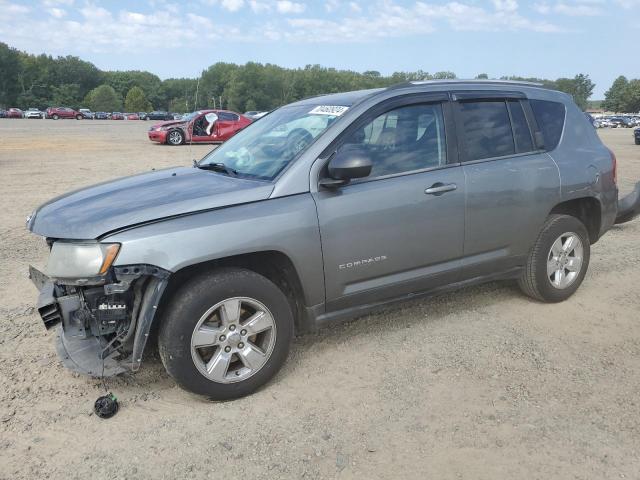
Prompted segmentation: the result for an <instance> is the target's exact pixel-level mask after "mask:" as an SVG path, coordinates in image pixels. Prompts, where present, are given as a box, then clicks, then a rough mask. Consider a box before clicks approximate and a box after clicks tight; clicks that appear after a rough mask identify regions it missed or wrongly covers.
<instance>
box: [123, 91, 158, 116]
mask: <svg viewBox="0 0 640 480" xmlns="http://www.w3.org/2000/svg"><path fill="white" fill-rule="evenodd" d="M124 109H125V110H126V111H127V112H148V111H149V110H152V107H151V104H150V103H149V100H147V98H146V97H145V96H144V91H143V90H142V89H141V88H140V87H133V88H132V89H131V90H129V91H128V92H127V97H126V98H125V99H124Z"/></svg>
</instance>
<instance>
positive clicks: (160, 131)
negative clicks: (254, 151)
mask: <svg viewBox="0 0 640 480" xmlns="http://www.w3.org/2000/svg"><path fill="white" fill-rule="evenodd" d="M211 114H215V115H211ZM250 123H251V120H250V119H249V118H247V117H245V116H243V115H240V114H239V113H236V112H230V111H228V110H199V111H197V112H193V113H188V114H187V115H185V116H183V117H182V119H180V120H173V121H168V122H160V123H156V124H155V125H153V126H152V127H151V128H150V129H149V132H148V133H149V140H151V141H153V142H159V143H166V144H167V145H182V144H183V143H189V142H193V143H222V142H225V141H227V140H229V139H230V138H231V137H233V136H234V135H235V134H236V133H237V132H239V131H240V130H242V129H243V128H244V127H246V126H247V125H249V124H250Z"/></svg>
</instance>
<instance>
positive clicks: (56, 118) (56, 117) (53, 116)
mask: <svg viewBox="0 0 640 480" xmlns="http://www.w3.org/2000/svg"><path fill="white" fill-rule="evenodd" d="M51 118H53V119H54V120H58V119H59V118H60V117H59V116H58V115H55V114H54V115H52V116H51Z"/></svg>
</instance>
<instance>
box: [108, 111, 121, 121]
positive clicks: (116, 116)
mask: <svg viewBox="0 0 640 480" xmlns="http://www.w3.org/2000/svg"><path fill="white" fill-rule="evenodd" d="M109 118H110V119H111V120H124V115H123V114H122V113H120V112H113V113H111V115H109Z"/></svg>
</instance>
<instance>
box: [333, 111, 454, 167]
mask: <svg viewBox="0 0 640 480" xmlns="http://www.w3.org/2000/svg"><path fill="white" fill-rule="evenodd" d="M345 145H349V148H353V147H356V148H358V149H359V150H361V151H362V152H363V154H365V155H367V156H368V157H369V158H371V161H372V163H373V168H372V170H371V174H370V175H369V177H368V178H373V177H381V176H385V175H393V174H396V173H404V172H411V171H415V170H422V169H425V168H431V167H437V166H440V165H444V164H445V163H446V162H447V156H446V142H445V133H444V117H443V115H442V106H441V105H440V104H419V105H409V106H406V107H401V108H397V109H394V110H391V111H388V112H385V113H383V114H381V115H379V116H377V117H376V118H374V119H373V120H371V121H370V122H368V123H367V124H365V125H364V126H362V127H361V128H359V129H358V130H356V131H355V132H353V133H352V134H351V135H350V136H349V137H348V138H347V139H346V141H345Z"/></svg>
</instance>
